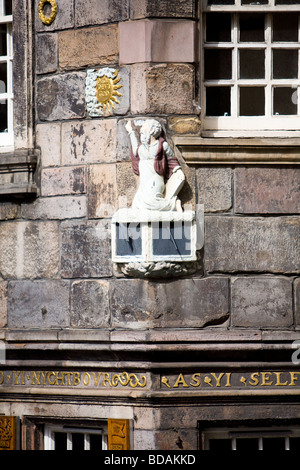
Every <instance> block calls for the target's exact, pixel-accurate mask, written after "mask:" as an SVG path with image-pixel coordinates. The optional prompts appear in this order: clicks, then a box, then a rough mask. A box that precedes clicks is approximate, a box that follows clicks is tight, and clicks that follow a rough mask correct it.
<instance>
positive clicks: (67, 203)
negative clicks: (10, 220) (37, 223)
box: [21, 196, 87, 220]
mask: <svg viewBox="0 0 300 470" xmlns="http://www.w3.org/2000/svg"><path fill="white" fill-rule="evenodd" d="M86 215H87V197H86V196H61V197H60V196H55V197H46V198H38V199H36V200H35V201H34V202H33V203H31V204H23V205H22V207H21V216H22V217H23V218H24V219H30V220H33V219H44V220H45V219H59V220H64V219H76V218H81V217H85V216H86Z"/></svg>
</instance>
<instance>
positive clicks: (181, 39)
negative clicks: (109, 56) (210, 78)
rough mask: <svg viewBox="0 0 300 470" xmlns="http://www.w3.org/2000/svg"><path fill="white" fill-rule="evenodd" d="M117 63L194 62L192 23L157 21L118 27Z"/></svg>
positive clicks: (129, 22)
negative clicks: (118, 53) (118, 46)
mask: <svg viewBox="0 0 300 470" xmlns="http://www.w3.org/2000/svg"><path fill="white" fill-rule="evenodd" d="M119 38H120V39H119V43H120V64H137V63H139V62H140V63H141V62H152V63H163V62H177V63H178V62H179V63H194V62H195V60H196V58H195V51H196V47H195V23H194V22H193V21H184V20H182V19H181V20H180V21H178V20H173V21H172V20H170V19H168V20H167V21H165V20H161V19H155V20H149V19H147V20H144V21H143V20H139V21H126V22H122V23H120V24H119Z"/></svg>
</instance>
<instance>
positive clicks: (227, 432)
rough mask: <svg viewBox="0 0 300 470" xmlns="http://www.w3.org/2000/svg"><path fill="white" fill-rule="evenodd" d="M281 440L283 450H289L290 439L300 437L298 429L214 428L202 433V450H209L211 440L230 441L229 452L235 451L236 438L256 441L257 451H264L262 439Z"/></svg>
mask: <svg viewBox="0 0 300 470" xmlns="http://www.w3.org/2000/svg"><path fill="white" fill-rule="evenodd" d="M278 437H279V438H282V439H284V446H285V449H284V450H290V438H293V437H297V438H299V437H300V428H290V429H289V428H283V427H269V428H267V427H266V428H216V429H208V430H206V431H204V432H203V444H204V450H209V441H210V440H213V439H226V440H230V441H231V450H237V442H236V440H237V439H238V438H253V439H257V440H258V442H257V444H258V448H257V450H264V441H263V439H264V438H268V439H272V438H278Z"/></svg>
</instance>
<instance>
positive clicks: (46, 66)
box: [36, 33, 58, 73]
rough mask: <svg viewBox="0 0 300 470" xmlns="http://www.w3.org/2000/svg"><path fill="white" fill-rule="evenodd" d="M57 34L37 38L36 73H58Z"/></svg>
mask: <svg viewBox="0 0 300 470" xmlns="http://www.w3.org/2000/svg"><path fill="white" fill-rule="evenodd" d="M57 44H58V37H57V33H52V34H38V35H37V36H36V72H37V73H50V72H56V70H57V66H58V48H57Z"/></svg>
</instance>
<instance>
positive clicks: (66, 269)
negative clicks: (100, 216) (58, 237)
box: [61, 220, 112, 278]
mask: <svg viewBox="0 0 300 470" xmlns="http://www.w3.org/2000/svg"><path fill="white" fill-rule="evenodd" d="M61 275H62V277H63V278H95V277H107V276H111V275H112V263H111V248H110V222H109V221H107V220H99V221H88V222H86V223H82V222H77V223H76V222H71V221H70V222H65V223H63V224H62V245H61Z"/></svg>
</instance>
